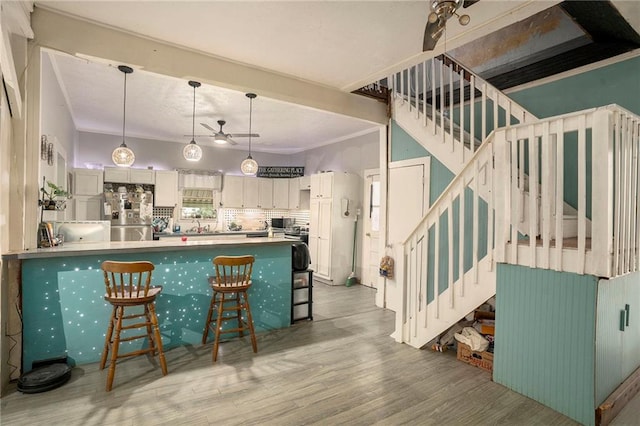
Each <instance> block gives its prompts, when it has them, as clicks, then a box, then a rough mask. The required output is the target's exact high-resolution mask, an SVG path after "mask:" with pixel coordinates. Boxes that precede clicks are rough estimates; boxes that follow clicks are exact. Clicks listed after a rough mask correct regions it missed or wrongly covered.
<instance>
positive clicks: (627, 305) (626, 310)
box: [624, 303, 629, 327]
mask: <svg viewBox="0 0 640 426" xmlns="http://www.w3.org/2000/svg"><path fill="white" fill-rule="evenodd" d="M624 310H625V312H626V314H627V315H626V317H627V321H626V324H627V327H629V304H628V303H627V304H626V305H624Z"/></svg>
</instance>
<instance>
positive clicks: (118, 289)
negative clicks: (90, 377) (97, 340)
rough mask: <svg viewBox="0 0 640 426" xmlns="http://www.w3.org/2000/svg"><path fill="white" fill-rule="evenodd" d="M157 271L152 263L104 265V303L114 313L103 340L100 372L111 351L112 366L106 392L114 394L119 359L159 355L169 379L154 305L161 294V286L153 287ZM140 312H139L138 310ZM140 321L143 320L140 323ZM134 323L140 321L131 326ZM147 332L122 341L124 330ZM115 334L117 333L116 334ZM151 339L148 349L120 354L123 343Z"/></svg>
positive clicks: (161, 364) (111, 262) (112, 262)
mask: <svg viewBox="0 0 640 426" xmlns="http://www.w3.org/2000/svg"><path fill="white" fill-rule="evenodd" d="M153 269H154V266H153V263H151V262H145V261H141V262H114V261H105V262H103V263H102V270H103V272H104V285H105V287H106V290H107V293H106V294H105V296H104V299H105V300H106V301H107V302H109V303H111V305H112V306H113V310H112V312H111V319H110V321H109V328H108V329H107V335H106V337H105V340H104V350H103V351H102V359H101V360H100V369H101V370H102V369H104V367H105V365H106V363H107V357H108V356H109V351H111V363H110V364H109V373H108V375H107V392H109V391H110V390H111V386H112V385H113V378H114V376H115V372H116V360H117V359H118V358H124V357H130V356H136V355H142V354H146V353H151V355H153V356H155V354H156V351H157V352H158V354H159V358H160V366H161V367H162V375H163V376H166V375H167V362H166V360H165V358H164V352H163V350H162V338H161V336H160V329H159V328H158V318H157V317H156V309H155V305H154V302H155V300H156V296H157V295H158V294H160V292H161V291H162V286H151V273H152V271H153ZM132 307H143V309H144V312H142V313H133V314H127V313H125V309H126V308H132ZM138 309H139V308H138ZM139 319H142V322H140V320H139ZM131 320H137V322H132V321H131ZM138 328H144V329H145V331H146V332H145V333H144V334H138V335H133V336H127V337H121V336H120V333H121V332H122V330H132V329H138ZM114 331H115V333H114ZM144 338H146V339H148V342H149V347H148V348H143V349H138V350H135V351H131V352H127V353H124V354H119V353H118V349H119V347H120V343H121V342H128V341H132V340H136V339H144Z"/></svg>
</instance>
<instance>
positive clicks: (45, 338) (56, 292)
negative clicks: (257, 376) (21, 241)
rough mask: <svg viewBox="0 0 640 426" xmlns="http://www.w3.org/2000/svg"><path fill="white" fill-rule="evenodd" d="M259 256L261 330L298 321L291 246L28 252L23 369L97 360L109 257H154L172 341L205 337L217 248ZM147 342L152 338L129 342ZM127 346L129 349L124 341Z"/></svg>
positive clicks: (256, 301)
mask: <svg viewBox="0 0 640 426" xmlns="http://www.w3.org/2000/svg"><path fill="white" fill-rule="evenodd" d="M243 254H253V255H254V256H255V258H256V261H255V264H254V267H253V274H252V281H253V285H252V287H251V289H250V290H249V302H250V303H251V312H252V314H253V320H254V325H255V327H256V332H258V333H259V332H264V331H268V330H274V329H278V328H284V327H288V326H289V325H290V323H291V317H290V316H291V314H290V309H291V246H290V245H264V246H262V245H252V246H241V245H240V246H222V247H206V248H202V250H186V251H182V250H179V249H177V250H176V249H172V248H167V251H162V252H144V251H141V252H138V253H126V254H125V253H109V254H101V255H96V254H92V255H87V256H77V255H76V256H68V257H51V258H33V259H24V260H23V261H22V262H23V264H22V313H23V357H22V363H23V370H22V371H23V372H27V371H30V370H31V369H32V362H33V361H39V360H45V359H49V358H55V357H60V356H67V357H68V358H69V361H70V363H73V364H75V365H80V364H87V363H92V362H97V361H99V360H100V355H101V353H102V350H103V347H104V336H105V334H106V331H107V326H108V323H109V317H110V315H111V305H109V304H108V303H107V302H105V300H104V299H103V296H104V293H105V286H104V279H103V275H102V270H101V269H100V265H101V263H102V262H103V261H105V260H119V261H134V260H148V261H150V262H153V264H154V265H155V271H154V273H153V284H154V285H162V286H163V290H162V293H161V294H160V296H159V297H158V298H157V299H156V311H157V315H158V322H159V323H160V332H161V333H162V342H163V344H164V346H165V348H167V349H168V348H171V347H176V346H180V345H201V344H202V343H201V340H202V332H203V330H204V323H205V317H206V314H207V310H208V309H209V302H210V300H211V289H210V287H209V283H208V277H209V276H211V275H214V269H213V265H212V263H211V260H212V259H213V257H215V256H218V255H243ZM129 344H131V345H132V347H131V349H133V348H136V346H135V345H138V347H141V346H142V345H143V344H146V342H142V341H138V342H131V343H129ZM124 350H129V348H128V349H124Z"/></svg>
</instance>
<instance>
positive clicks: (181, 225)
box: [40, 51, 380, 270]
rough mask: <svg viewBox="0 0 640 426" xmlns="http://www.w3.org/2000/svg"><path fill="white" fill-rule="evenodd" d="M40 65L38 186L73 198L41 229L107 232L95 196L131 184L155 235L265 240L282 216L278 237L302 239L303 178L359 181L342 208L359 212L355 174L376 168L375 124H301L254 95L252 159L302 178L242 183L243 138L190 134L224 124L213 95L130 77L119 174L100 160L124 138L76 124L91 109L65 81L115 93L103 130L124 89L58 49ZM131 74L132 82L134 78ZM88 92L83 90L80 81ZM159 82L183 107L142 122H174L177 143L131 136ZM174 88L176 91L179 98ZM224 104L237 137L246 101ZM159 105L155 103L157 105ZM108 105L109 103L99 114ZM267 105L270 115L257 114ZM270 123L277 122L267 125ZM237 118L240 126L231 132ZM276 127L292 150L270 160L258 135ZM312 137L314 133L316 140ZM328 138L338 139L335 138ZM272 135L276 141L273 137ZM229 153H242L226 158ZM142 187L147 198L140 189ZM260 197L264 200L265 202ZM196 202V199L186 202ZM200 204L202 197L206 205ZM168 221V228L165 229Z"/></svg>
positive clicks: (103, 68) (290, 111)
mask: <svg viewBox="0 0 640 426" xmlns="http://www.w3.org/2000/svg"><path fill="white" fill-rule="evenodd" d="M41 59H42V81H43V82H42V87H41V92H42V97H41V103H42V109H43V111H47V114H43V115H42V132H43V134H44V135H46V136H47V138H48V140H49V141H50V143H52V144H53V145H54V149H53V150H54V151H55V152H56V153H58V155H57V156H56V158H54V161H52V162H51V163H52V164H49V162H48V161H46V160H41V162H40V163H41V164H40V165H41V176H42V177H45V178H46V179H50V178H49V177H50V176H67V182H64V181H63V180H62V181H61V180H60V177H58V182H59V183H63V184H65V183H66V185H65V186H67V187H69V188H71V192H72V193H73V198H72V199H71V200H70V201H71V202H70V203H68V204H69V207H68V208H67V209H66V210H64V211H57V212H49V211H47V212H45V217H44V218H43V219H44V220H45V221H56V222H63V221H87V220H105V219H110V220H111V221H112V225H116V223H113V221H114V220H116V219H114V217H113V216H109V215H108V214H106V213H105V206H106V205H107V204H109V203H106V202H105V195H104V194H113V193H117V191H119V190H120V188H121V187H122V186H125V188H126V187H127V186H133V187H132V188H133V191H132V192H135V191H136V187H135V185H143V186H144V185H152V186H153V190H152V191H150V192H153V210H152V216H151V217H150V218H149V217H148V215H146V216H147V218H146V222H145V225H150V226H152V227H155V234H156V238H175V237H174V236H175V235H181V234H188V235H187V238H190V239H192V240H195V239H202V238H207V237H208V236H209V235H203V234H205V233H211V234H213V235H214V236H216V237H218V238H219V237H221V235H220V234H223V233H227V232H256V231H266V230H268V228H269V226H271V227H272V228H276V233H277V232H278V231H279V229H278V228H279V227H277V226H275V227H274V226H273V224H271V223H270V221H271V220H272V219H273V218H289V219H291V223H290V224H289V225H290V226H284V227H282V228H281V229H282V230H283V231H284V230H288V231H289V232H288V233H302V234H303V236H304V231H305V230H306V231H307V232H308V231H310V230H309V227H310V207H311V205H310V199H311V198H312V197H311V192H312V188H311V187H312V184H311V180H312V177H313V176H314V175H318V176H319V175H320V174H322V173H320V172H324V171H325V170H326V171H335V172H336V173H338V172H347V173H350V174H353V175H355V176H360V180H359V183H357V184H356V185H357V186H358V189H356V190H354V191H352V193H350V195H349V196H348V197H347V198H350V199H351V201H350V203H351V204H350V205H351V209H352V211H353V212H355V209H356V208H358V207H361V202H362V201H361V200H362V197H363V183H362V178H361V176H362V175H363V172H364V170H365V169H371V168H377V164H378V162H379V160H378V157H379V153H378V151H379V149H378V144H379V140H380V130H379V128H378V127H379V126H377V125H372V123H370V122H363V121H360V120H356V119H352V118H347V117H344V116H342V117H337V118H336V117H335V116H336V115H335V114H326V113H322V112H320V111H313V112H312V113H313V114H311V115H309V116H302V115H301V113H300V112H299V111H298V110H299V109H300V108H297V107H295V106H292V105H284V106H280V104H281V102H275V101H272V100H267V99H266V98H263V97H261V96H258V97H257V98H256V99H254V101H253V102H254V103H253V114H252V119H253V129H254V132H257V133H259V134H260V137H258V138H254V143H253V146H252V148H253V149H252V155H253V157H255V159H256V160H258V161H259V164H260V165H261V166H279V167H280V166H281V167H297V168H300V169H303V170H304V175H302V176H297V177H293V178H260V177H247V176H242V174H241V173H240V167H239V166H240V163H241V162H242V160H243V159H244V158H245V157H246V154H247V152H246V151H245V149H247V148H248V146H247V141H246V140H245V139H246V138H242V139H240V138H237V141H238V146H236V147H233V146H228V145H227V146H223V145H215V144H212V143H211V138H210V137H209V136H211V135H206V134H202V133H203V131H204V129H203V128H200V129H198V130H194V127H195V126H197V124H196V123H200V122H213V121H214V119H216V118H222V117H221V116H219V115H218V114H221V115H222V116H224V118H227V117H228V115H226V114H225V112H221V113H219V112H218V111H219V110H220V109H221V107H219V106H216V105H212V103H214V104H215V103H219V102H220V101H219V96H218V97H216V96H217V95H215V94H211V93H206V92H205V91H204V90H205V89H206V90H213V89H211V88H209V87H208V86H205V85H203V86H202V87H198V89H197V90H194V89H191V87H189V85H188V84H187V82H186V81H185V80H177V79H172V78H169V77H166V76H158V75H156V74H151V73H148V72H145V71H143V70H138V69H136V70H135V72H133V73H131V74H130V75H128V78H129V81H128V87H127V90H128V91H127V99H129V103H130V104H129V105H128V106H127V109H126V113H127V114H126V123H127V124H126V128H125V135H124V136H125V140H126V144H127V146H128V147H130V148H131V149H132V150H133V151H134V152H135V155H136V161H135V163H134V165H133V166H132V167H131V168H129V169H122V168H116V167H114V165H113V163H112V161H111V158H110V157H111V153H112V151H113V149H114V147H116V146H117V145H118V144H119V143H121V141H122V136H123V135H122V134H118V132H119V131H118V130H111V131H106V130H102V131H98V127H99V125H94V127H93V128H91V126H90V124H91V123H93V121H99V120H97V119H94V118H92V117H87V116H86V115H83V116H82V118H80V116H81V115H82V114H80V111H94V113H95V111H96V110H98V111H99V110H100V108H95V107H93V106H89V107H84V108H78V107H77V106H76V107H75V108H74V106H73V102H75V100H76V99H77V98H78V97H79V96H80V97H82V95H84V92H83V91H81V90H79V89H78V88H76V87H75V85H74V84H73V83H74V82H75V83H77V82H78V81H79V80H80V79H89V80H90V81H94V80H96V79H99V80H102V81H108V82H109V84H111V85H112V86H113V87H110V88H109V89H108V90H106V92H107V94H108V97H107V98H105V99H102V100H101V103H102V105H105V106H103V107H102V109H105V110H107V109H108V110H111V111H112V113H111V114H108V115H112V116H113V117H110V118H111V121H112V122H113V125H114V126H118V127H120V128H121V127H122V112H121V111H120V112H118V110H121V108H122V95H120V94H119V95H117V96H116V95H114V93H119V92H120V91H122V73H120V72H118V70H117V68H115V67H113V66H107V65H105V64H104V63H96V62H87V61H86V60H82V59H78V58H75V57H71V56H68V55H64V54H61V53H59V52H52V51H46V52H43V54H42V57H41ZM94 74H95V75H94ZM87 76H88V77H87ZM136 77H137V78H139V80H137V81H136V80H134V79H135V78H136ZM167 81H168V83H167ZM86 85H91V83H86V84H83V86H86ZM167 85H168V86H170V88H171V89H170V90H169V89H167V90H169V91H170V92H171V95H172V96H175V97H176V98H179V99H180V100H181V102H182V103H184V104H185V105H184V108H182V109H183V110H185V111H188V112H184V113H182V114H175V113H172V114H170V115H169V116H166V115H162V114H166V111H164V110H161V111H160V114H161V115H160V117H158V118H156V117H153V119H152V120H151V121H153V122H158V121H169V120H172V121H173V122H174V123H172V125H171V126H172V127H177V126H179V125H178V124H175V123H178V122H182V123H183V125H182V126H179V127H180V128H179V129H175V128H174V129H173V131H174V132H175V133H179V137H178V138H177V140H161V139H151V138H149V137H141V134H142V131H141V130H140V128H141V127H143V126H142V124H141V125H140V126H138V125H137V123H142V122H143V121H145V120H147V121H148V117H147V116H146V112H147V110H148V108H149V105H153V104H157V103H159V102H158V101H154V100H153V99H151V100H145V102H146V103H145V104H144V105H142V106H140V105H139V104H140V102H142V101H141V98H144V99H146V98H150V96H148V94H147V92H149V93H157V92H159V91H160V90H159V89H158V87H160V86H163V87H164V86H167ZM101 90H104V89H101ZM216 90H222V89H216ZM178 91H180V93H177V92H178ZM194 92H195V96H194ZM99 93H102V91H99ZM224 95H225V96H226V97H229V98H231V97H233V98H234V99H235V100H234V102H233V103H232V104H231V103H230V104H229V105H228V107H229V108H230V110H231V111H230V112H229V115H231V114H237V115H238V117H240V118H239V119H238V120H235V121H231V119H228V125H227V126H228V128H229V129H232V127H231V124H232V123H235V126H234V128H239V129H240V130H244V129H245V128H246V127H247V124H246V123H248V121H249V118H250V117H249V115H250V114H247V113H248V112H249V111H247V110H248V108H247V107H248V106H249V105H248V102H247V99H246V97H245V95H244V94H243V93H240V92H232V91H228V90H227V91H226V92H225V93H224ZM96 96H97V95H95V94H94V95H93V97H96ZM67 99H71V100H74V101H70V102H71V104H69V105H70V106H67V105H68V102H67ZM131 99H133V101H131ZM194 99H195V101H194ZM164 101H165V100H164V99H163V100H162V101H161V102H164ZM161 102H160V103H161ZM174 102H177V101H174ZM107 103H109V104H110V106H109V107H108V108H107V107H106V104H107ZM61 104H63V105H65V108H60V105H61ZM192 104H195V106H197V108H195V106H194V109H195V113H193V114H192V110H191V106H192ZM145 107H146V108H147V110H145ZM267 108H268V109H269V110H268V111H265V109H267ZM212 110H213V111H212ZM49 111H50V112H51V113H49ZM274 115H275V116H276V123H272V122H271V121H273V120H274V119H273V117H274ZM302 117H304V119H302ZM288 120H294V121H295V120H298V121H300V120H301V121H302V122H303V123H308V129H309V131H308V132H307V131H305V129H302V130H299V129H297V128H298V127H300V126H292V125H291V124H287V121H288ZM336 120H337V121H336ZM243 121H244V122H246V123H245V124H238V123H241V122H243ZM76 123H77V124H76ZM190 128H191V130H192V131H195V132H196V137H195V139H196V141H197V142H198V144H199V145H200V146H201V147H202V151H203V157H202V159H201V160H200V161H199V162H197V163H194V162H191V161H187V160H186V159H185V158H184V157H183V155H182V150H183V148H184V146H185V145H186V144H187V143H188V141H189V140H190V139H191V137H190V136H192V135H189V133H190V132H189V130H190ZM280 128H283V129H286V130H290V131H295V132H294V134H293V136H292V137H290V136H287V137H286V138H287V140H288V141H290V140H291V139H294V142H293V143H291V142H289V149H288V153H286V154H279V153H274V152H268V151H269V145H271V143H270V142H267V141H269V139H268V137H269V135H268V133H265V129H266V130H267V131H268V132H270V131H275V130H273V129H278V131H279V132H281V131H282V129H280ZM127 129H129V130H127ZM291 129H294V130H291ZM318 129H322V131H321V132H320V136H318V133H319V132H318ZM226 131H228V130H226ZM335 131H341V132H347V134H346V135H342V137H338V136H337V135H336V134H335ZM332 132H333V133H332ZM185 135H186V136H185ZM276 137H280V138H283V139H284V138H285V137H284V136H282V134H281V133H278V134H277V136H276ZM324 138H330V141H333V140H336V141H337V142H335V143H332V144H328V145H326V144H325V145H322V144H323V143H326V141H325V142H321V141H322V140H323V139H324ZM304 139H308V140H309V141H311V144H312V145H311V147H310V148H309V149H306V150H302V149H304V148H303V147H301V146H300V143H298V141H303V140H304ZM341 139H342V140H341ZM314 144H315V145H316V146H315V147H314ZM292 146H293V149H292V148H291V147H292ZM239 147H241V148H242V149H234V148H239ZM272 151H277V149H276V150H272ZM281 151H283V150H281ZM318 176H316V178H317V177H318ZM316 178H314V179H316ZM105 188H106V189H105ZM265 188H267V189H266V190H265ZM125 190H126V191H127V193H128V192H129V190H127V189H125ZM142 190H143V192H147V190H145V189H144V188H142ZM265 194H269V196H267V197H266V199H265ZM200 195H203V197H200ZM315 196H316V197H317V196H318V195H317V194H315ZM195 198H201V200H200V201H199V202H198V203H196V204H195V205H194V204H193V201H194V199H195ZM343 198H344V197H343ZM203 200H206V201H204V204H202V201H203ZM121 207H125V206H124V205H122V206H121ZM109 208H110V209H111V213H112V214H113V213H114V206H113V205H111V207H109ZM143 216H145V215H143ZM197 216H201V217H197ZM352 217H353V216H352ZM134 220H135V219H134ZM116 222H119V223H117V225H118V226H122V217H120V216H119V217H118V219H117V220H116ZM169 222H171V225H172V226H171V227H169V226H168V225H169ZM349 223H350V225H349V228H350V229H349V230H348V231H347V232H346V233H345V235H344V236H345V238H346V241H347V242H349V244H346V243H345V244H344V245H345V246H346V245H348V246H351V245H352V243H350V240H351V238H350V237H349V235H351V234H352V232H353V231H352V226H353V225H352V223H353V222H352V221H349ZM161 228H162V229H161ZM287 228H289V229H287ZM178 230H179V231H178ZM198 230H200V232H198ZM204 231H206V232H204ZM280 232H282V231H280ZM152 234H153V232H151V233H150V234H149V233H145V234H144V235H145V238H149V236H150V235H151V237H152ZM360 235H362V234H361V233H360ZM133 238H135V237H133ZM152 238H153V237H152ZM67 241H68V240H67ZM345 255H346V256H343V257H345V258H346V259H347V260H348V262H347V263H351V262H350V259H351V253H350V250H349V253H345ZM357 263H358V264H359V263H360V262H357ZM347 269H348V270H350V269H351V265H348V268H347Z"/></svg>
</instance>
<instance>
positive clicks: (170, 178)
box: [153, 170, 178, 207]
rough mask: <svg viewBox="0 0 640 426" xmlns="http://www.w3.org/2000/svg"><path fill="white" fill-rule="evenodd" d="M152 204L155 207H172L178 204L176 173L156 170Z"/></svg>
mask: <svg viewBox="0 0 640 426" xmlns="http://www.w3.org/2000/svg"><path fill="white" fill-rule="evenodd" d="M155 182H156V186H155V194H154V197H153V204H154V205H155V206H156V207H173V206H175V205H176V204H177V203H178V172H177V171H175V170H157V171H156V179H155Z"/></svg>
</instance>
